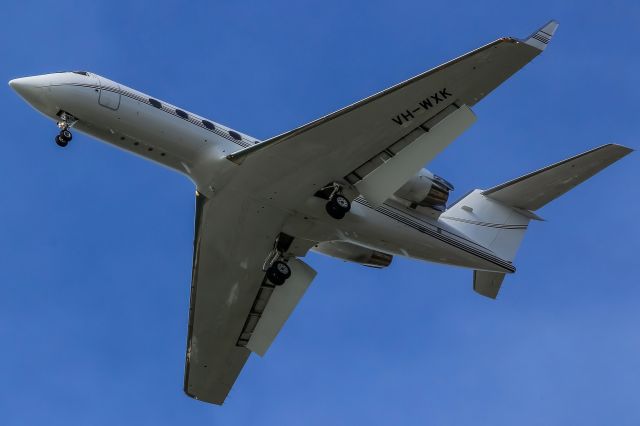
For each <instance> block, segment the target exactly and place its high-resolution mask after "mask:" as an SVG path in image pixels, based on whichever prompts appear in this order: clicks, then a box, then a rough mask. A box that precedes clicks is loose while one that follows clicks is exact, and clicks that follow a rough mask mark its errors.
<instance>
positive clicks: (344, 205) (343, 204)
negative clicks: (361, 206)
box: [332, 194, 351, 213]
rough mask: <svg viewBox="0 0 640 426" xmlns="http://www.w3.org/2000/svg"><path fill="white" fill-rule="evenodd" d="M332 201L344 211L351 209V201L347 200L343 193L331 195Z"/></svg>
mask: <svg viewBox="0 0 640 426" xmlns="http://www.w3.org/2000/svg"><path fill="white" fill-rule="evenodd" d="M332 201H333V202H334V203H336V204H337V205H338V207H340V208H341V209H342V210H344V212H345V213H346V212H348V211H349V210H351V203H350V202H349V200H348V199H347V197H345V196H343V195H340V194H337V195H336V196H334V197H333V200H332Z"/></svg>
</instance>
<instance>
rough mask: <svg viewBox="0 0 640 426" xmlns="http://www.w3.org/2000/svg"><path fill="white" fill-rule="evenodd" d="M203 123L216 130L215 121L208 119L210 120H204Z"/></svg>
mask: <svg viewBox="0 0 640 426" xmlns="http://www.w3.org/2000/svg"><path fill="white" fill-rule="evenodd" d="M202 124H203V125H204V127H206V128H207V129H209V130H215V129H216V126H214V125H213V123H212V122H210V121H208V120H202Z"/></svg>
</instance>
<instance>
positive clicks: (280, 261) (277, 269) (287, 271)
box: [262, 232, 293, 286]
mask: <svg viewBox="0 0 640 426" xmlns="http://www.w3.org/2000/svg"><path fill="white" fill-rule="evenodd" d="M292 242H293V237H292V236H290V235H287V234H285V233H282V232H281V233H280V234H278V236H277V237H276V240H275V241H274V243H273V249H272V250H271V252H270V253H269V255H268V256H267V258H266V259H265V260H264V264H263V265H262V270H263V271H265V272H266V277H267V280H268V281H269V282H270V283H271V284H273V285H275V286H280V285H282V284H284V282H285V281H287V279H289V277H291V267H290V266H289V265H288V264H287V259H288V256H287V255H286V253H287V252H288V250H289V248H290V247H291V243H292Z"/></svg>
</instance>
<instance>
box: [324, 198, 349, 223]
mask: <svg viewBox="0 0 640 426" xmlns="http://www.w3.org/2000/svg"><path fill="white" fill-rule="evenodd" d="M325 209H326V210H327V213H329V216H331V217H332V218H334V219H338V220H340V219H342V218H343V217H344V215H345V214H346V212H345V211H344V210H343V209H342V208H341V207H340V206H339V205H338V204H336V203H335V202H334V201H333V200H331V201H329V202H328V203H327V204H326V205H325Z"/></svg>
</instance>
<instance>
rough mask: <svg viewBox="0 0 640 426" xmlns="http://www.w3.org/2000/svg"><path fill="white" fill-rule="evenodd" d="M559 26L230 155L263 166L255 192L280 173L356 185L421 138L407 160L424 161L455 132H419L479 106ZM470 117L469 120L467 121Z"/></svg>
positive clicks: (493, 46) (305, 185) (275, 182)
mask: <svg viewBox="0 0 640 426" xmlns="http://www.w3.org/2000/svg"><path fill="white" fill-rule="evenodd" d="M556 27H557V24H556V23H555V22H553V21H552V22H550V23H549V24H547V25H545V26H544V27H543V28H542V29H540V30H539V31H537V32H536V33H534V34H533V35H532V36H531V37H529V38H528V39H526V40H517V39H513V38H502V39H499V40H497V41H494V42H493V43H489V44H487V45H486V46H483V47H481V48H479V49H477V50H474V51H472V52H469V53H467V54H465V55H463V56H460V57H459V58H456V59H454V60H452V61H450V62H447V63H445V64H443V65H441V66H439V67H436V68H434V69H432V70H430V71H427V72H425V73H423V74H420V75H418V76H416V77H414V78H412V79H410V80H407V81H405V82H403V83H400V84H398V85H396V86H393V87H391V88H389V89H387V90H384V91H382V92H380V93H377V94H375V95H373V96H370V97H368V98H366V99H363V100H361V101H359V102H356V103H355V104H353V105H350V106H348V107H346V108H343V109H341V110H339V111H336V112H334V113H332V114H329V115H327V116H325V117H322V118H320V119H318V120H315V121H313V122H311V123H309V124H306V125H304V126H302V127H300V128H297V129H294V130H292V131H290V132H287V133H284V134H282V135H280V136H277V137H275V138H272V139H270V140H268V141H265V142H264V143H262V144H259V145H256V146H253V147H250V148H247V149H244V150H242V151H239V152H237V153H235V154H232V155H230V156H229V157H228V158H229V159H230V160H232V161H234V162H235V163H237V164H241V165H249V164H250V167H249V168H250V169H252V170H260V172H259V173H260V174H261V175H262V176H264V179H262V180H261V182H254V183H253V187H252V190H254V191H256V192H258V193H267V192H272V191H273V188H274V187H275V186H279V185H280V184H281V182H282V181H283V180H286V181H295V183H296V184H295V187H296V188H293V189H292V190H293V191H296V190H298V191H300V192H301V193H306V194H309V193H310V192H309V191H312V190H313V186H314V185H316V184H318V183H320V184H325V183H328V182H341V183H344V184H345V185H349V184H351V185H356V186H358V182H360V181H366V179H367V175H368V174H370V173H372V172H373V171H374V170H375V169H377V168H378V167H381V166H383V165H385V164H387V163H389V160H390V158H392V157H394V156H396V155H398V153H399V152H400V151H403V150H405V149H407V148H408V147H409V146H411V144H412V143H413V142H416V141H417V142H420V141H422V142H423V144H435V145H433V146H437V149H422V150H418V151H419V152H418V155H419V156H420V158H419V159H418V161H413V162H412V164H411V166H410V167H415V164H416V163H417V164H420V166H419V167H422V166H424V164H425V163H426V162H427V161H429V160H431V158H433V157H434V156H435V155H437V153H438V152H440V150H441V149H443V148H444V147H445V146H446V144H447V143H449V142H450V141H451V140H452V138H453V137H455V136H457V135H456V134H453V133H455V132H453V133H452V132H451V131H449V132H447V133H449V134H450V135H449V136H450V137H449V138H448V139H447V140H445V141H444V142H443V141H439V140H436V141H435V142H434V141H433V140H431V141H429V140H427V141H426V142H425V141H424V138H421V137H423V136H424V135H425V134H426V133H428V132H429V131H430V130H431V129H432V128H433V127H434V125H436V124H438V123H439V122H442V121H443V120H444V119H446V118H447V117H448V116H449V115H451V114H452V113H453V112H455V111H458V110H459V109H464V108H466V107H469V106H473V105H475V104H476V103H477V102H478V101H479V100H480V99H482V98H484V97H485V96H486V95H487V94H488V93H489V92H491V91H492V90H493V89H495V88H496V87H497V86H499V85H500V84H501V83H502V82H504V81H505V80H506V79H507V78H509V77H510V76H511V75H512V74H514V73H515V72H516V71H518V70H519V69H520V68H522V67H523V66H524V65H526V64H527V63H528V62H529V61H531V60H532V59H533V58H535V57H536V56H537V55H538V54H539V53H540V52H541V51H542V50H543V48H544V46H546V43H548V41H549V39H550V37H551V35H552V34H553V33H554V31H555V29H556ZM463 107H464V108H463ZM471 122H472V121H470V120H468V119H467V120H465V121H464V123H463V127H464V126H468V125H469V124H470V123H471ZM458 127H459V126H458ZM454 130H455V126H454ZM415 155H416V153H412V155H411V156H415ZM301 167H304V169H305V173H304V175H301V174H300V173H297V171H298V170H299V169H300V168H301ZM394 168H395V171H396V172H397V171H398V170H405V169H407V163H406V162H405V161H398V162H397V164H395V165H394ZM418 170H419V168H418ZM405 171H406V170H405ZM411 172H412V173H415V172H417V170H415V171H413V170H412V171H411ZM393 174H394V173H390V175H393ZM404 174H406V173H404ZM403 178H404V177H403ZM403 183H404V182H400V183H399V184H397V183H395V182H394V185H389V187H388V188H386V191H387V192H388V191H392V192H393V190H394V188H393V186H398V187H399V186H401V185H402V184H403ZM247 184H251V183H250V182H247ZM365 186H366V185H365ZM316 189H317V188H316ZM395 189H397V188H395ZM360 192H361V193H362V191H360ZM311 193H313V192H311ZM386 195H387V196H390V195H391V193H389V194H386ZM378 196H379V194H378Z"/></svg>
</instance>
